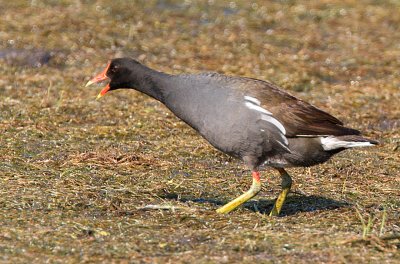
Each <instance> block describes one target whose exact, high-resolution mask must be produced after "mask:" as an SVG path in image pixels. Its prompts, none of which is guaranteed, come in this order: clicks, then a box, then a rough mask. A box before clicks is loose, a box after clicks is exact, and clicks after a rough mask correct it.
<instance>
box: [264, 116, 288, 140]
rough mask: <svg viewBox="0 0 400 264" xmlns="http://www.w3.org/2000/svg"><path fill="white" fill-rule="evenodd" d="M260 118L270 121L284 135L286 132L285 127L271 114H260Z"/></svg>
mask: <svg viewBox="0 0 400 264" xmlns="http://www.w3.org/2000/svg"><path fill="white" fill-rule="evenodd" d="M261 119H262V120H264V121H267V122H269V123H272V124H273V125H274V126H276V127H277V128H278V129H279V130H280V131H281V132H282V134H284V135H285V134H286V129H285V127H284V126H283V125H282V124H281V122H279V121H278V120H276V119H275V118H273V117H272V116H269V115H261Z"/></svg>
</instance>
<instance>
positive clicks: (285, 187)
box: [269, 169, 292, 216]
mask: <svg viewBox="0 0 400 264" xmlns="http://www.w3.org/2000/svg"><path fill="white" fill-rule="evenodd" d="M278 171H279V173H280V174H281V177H282V191H281V193H280V194H279V196H278V198H276V201H275V204H274V208H272V211H271V213H270V214H269V216H278V215H279V213H280V212H281V210H282V205H283V204H284V203H285V200H286V196H287V194H288V193H289V191H290V187H292V178H290V175H289V174H288V173H287V172H286V171H285V170H284V169H278Z"/></svg>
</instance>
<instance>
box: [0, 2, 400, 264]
mask: <svg viewBox="0 0 400 264" xmlns="http://www.w3.org/2000/svg"><path fill="white" fill-rule="evenodd" d="M246 3H247V1H226V2H225V1H184V2H183V1H166V0H164V1H162V0H159V1H122V0H118V1H111V0H110V1H106V0H98V1H90V0H85V1H84V0H71V1H69V0H64V1H54V0H47V1H42V0H35V1H34V0H32V1H25V0H24V1H23V0H14V1H1V2H0V15H1V23H0V36H1V38H0V47H1V48H2V49H6V48H19V49H31V48H36V49H43V50H50V51H53V52H54V54H55V55H54V58H53V59H52V60H51V61H50V64H48V65H46V66H44V67H41V68H32V67H23V66H21V65H15V64H10V61H6V60H0V65H1V66H0V76H1V79H0V173H1V176H0V211H1V212H0V223H1V224H0V262H4V263H7V262H8V263H11V262H12V263H16V262H25V263H40V262H50V263H54V262H67V263H73V262H111V261H113V262H141V263H165V262H170V263H176V262H182V263H232V262H244V263H254V261H257V262H260V263H280V262H283V263H286V262H295V263H310V262H314V263H316V262H324V263H332V262H343V263H356V262H359V263H361V262H363V263H367V262H368V263H399V261H400V254H399V247H400V242H399V239H395V238H394V237H393V236H396V235H397V236H398V234H399V232H400V220H399V219H400V210H399V209H400V197H399V196H400V178H399V170H400V164H399V161H400V158H399V151H400V146H399V145H400V142H399V136H400V132H399V128H400V119H399V117H400V104H399V101H400V74H399V69H400V59H399V58H400V44H399V43H400V16H399V15H398V14H399V9H400V4H399V2H398V1H394V0H392V1H389V0H388V1H383V0H370V1H357V0H347V1H339V0H338V1H328V0H324V1H305V0H304V1H291V0H288V1H255V0H254V1H251V3H252V4H246ZM115 56H132V57H135V58H139V60H141V61H142V62H144V63H146V64H148V65H149V66H151V67H154V68H156V69H158V70H162V71H166V72H172V73H181V72H198V71H218V72H223V73H226V74H234V75H244V76H250V77H255V78H259V79H268V80H271V81H273V82H275V83H277V84H279V85H280V86H282V87H284V88H285V89H287V90H289V91H290V92H291V93H293V94H294V95H296V96H299V97H301V98H303V99H305V100H307V101H309V102H312V103H314V104H315V105H317V106H319V107H321V108H322V109H324V110H327V111H329V112H330V113H332V114H334V115H335V116H337V117H338V118H340V119H342V120H343V121H344V122H345V123H346V124H347V125H349V126H351V127H354V128H358V129H361V130H362V131H363V132H364V133H365V134H366V135H367V136H369V137H371V138H375V139H378V140H379V141H380V142H381V143H382V144H381V145H380V146H379V147H374V148H368V149H367V148H364V149H358V150H352V151H347V152H345V153H343V154H340V155H338V156H337V157H336V158H334V159H333V160H331V161H330V162H328V163H326V164H324V165H321V166H316V167H313V168H308V169H303V168H299V169H292V170H290V173H291V174H292V175H293V178H294V180H295V185H294V191H295V192H294V193H292V194H291V196H290V199H289V201H288V203H287V204H286V205H285V207H284V209H283V213H282V216H281V217H276V218H270V217H268V216H267V215H268V212H269V210H270V209H271V207H272V203H273V200H274V198H275V197H276V195H277V193H278V191H279V184H280V181H279V177H277V176H278V175H277V173H275V172H272V171H269V170H266V171H265V172H264V173H263V174H262V175H263V178H262V180H263V183H264V187H263V190H262V192H261V194H260V195H259V196H258V197H257V199H255V200H254V201H252V202H250V203H248V204H246V205H245V206H244V207H242V208H240V209H239V210H236V211H234V212H232V213H231V214H229V215H218V214H216V213H215V209H216V208H217V207H218V206H219V205H221V204H223V203H225V202H226V201H228V200H230V199H232V198H234V197H235V196H237V195H239V194H240V193H242V192H243V191H245V190H246V189H247V188H248V187H249V185H250V182H251V178H250V173H249V172H248V171H246V170H245V168H244V167H243V166H242V164H241V163H240V162H239V161H236V160H233V159H231V158H229V157H227V156H225V155H223V154H221V153H219V152H217V151H216V150H214V149H213V148H212V147H210V146H209V145H208V143H207V142H205V141H204V140H203V139H202V138H200V137H199V136H198V135H197V134H196V133H195V132H194V131H193V130H191V129H190V128H188V127H187V126H186V125H184V124H183V123H182V122H180V121H179V120H178V119H177V118H175V117H174V116H173V115H172V114H171V113H170V112H169V111H168V110H167V109H166V108H165V107H163V106H162V105H161V104H160V103H158V102H155V101H154V100H151V99H149V98H148V97H146V96H144V95H141V94H139V93H137V92H134V91H118V92H112V93H110V94H107V96H105V97H104V98H103V100H101V101H99V102H96V101H95V100H94V99H95V96H96V95H97V93H98V92H99V90H100V87H94V88H84V87H83V86H84V84H85V83H86V82H87V81H88V79H89V78H90V77H92V76H93V75H94V74H95V73H98V72H99V71H101V70H102V69H103V68H104V67H105V65H106V63H107V61H108V60H109V59H111V58H113V57H115ZM149 205H151V206H155V207H164V209H151V208H148V207H149ZM146 206H147V207H146ZM368 218H370V224H369V225H368ZM362 219H363V221H365V223H364V227H363V221H362ZM367 225H368V226H367ZM363 233H364V236H363ZM363 237H364V238H365V239H362V238H363Z"/></svg>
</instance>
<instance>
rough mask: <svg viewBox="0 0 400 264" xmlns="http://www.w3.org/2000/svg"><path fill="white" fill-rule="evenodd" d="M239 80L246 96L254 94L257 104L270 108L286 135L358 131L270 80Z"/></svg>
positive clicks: (338, 133)
mask: <svg viewBox="0 0 400 264" xmlns="http://www.w3.org/2000/svg"><path fill="white" fill-rule="evenodd" d="M243 80H244V82H243V83H242V84H241V85H240V89H242V90H244V91H245V93H247V92H248V93H249V94H248V96H253V97H255V98H257V99H258V100H259V101H260V102H261V107H263V108H265V109H266V110H268V111H270V112H271V113H272V114H273V115H274V117H275V118H276V119H277V120H278V121H279V122H281V123H282V124H283V126H284V127H285V129H286V136H287V137H296V136H297V137H298V136H314V135H332V136H342V135H359V134H360V131H358V130H355V129H351V128H347V127H344V126H343V123H342V122H341V121H340V120H338V119H337V118H335V117H333V116H331V115H330V114H328V113H326V112H324V111H322V110H320V109H318V108H316V107H315V106H313V105H311V104H309V103H306V102H304V101H302V100H300V99H297V98H296V97H294V96H292V95H290V94H288V93H287V92H285V91H283V90H281V89H279V88H278V87H277V86H275V85H273V84H272V83H269V82H265V81H261V80H257V79H251V78H243ZM246 95H247V94H246Z"/></svg>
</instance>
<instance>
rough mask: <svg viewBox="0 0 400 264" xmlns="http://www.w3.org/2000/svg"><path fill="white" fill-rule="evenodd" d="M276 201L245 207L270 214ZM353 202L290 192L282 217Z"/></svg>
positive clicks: (189, 199) (170, 195)
mask: <svg viewBox="0 0 400 264" xmlns="http://www.w3.org/2000/svg"><path fill="white" fill-rule="evenodd" d="M159 197H160V198H163V199H167V200H177V201H181V202H194V203H210V204H214V205H218V206H221V205H224V204H226V203H227V202H229V201H228V200H226V201H223V200H219V199H213V198H195V197H190V196H179V195H178V194H176V193H163V194H159ZM274 203H275V199H259V200H258V201H250V202H246V203H245V204H244V208H246V209H248V210H251V211H253V212H259V213H261V214H269V213H270V212H271V210H272V207H273V205H274ZM350 206H351V204H350V203H347V202H345V201H338V200H334V199H331V198H326V197H322V196H316V195H310V196H307V195H302V194H297V193H296V194H294V193H292V194H289V195H288V197H287V199H286V202H285V204H284V205H283V207H282V211H281V213H280V215H279V216H280V217H285V216H290V215H295V214H297V213H300V212H314V211H327V210H335V209H338V208H341V207H350Z"/></svg>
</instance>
